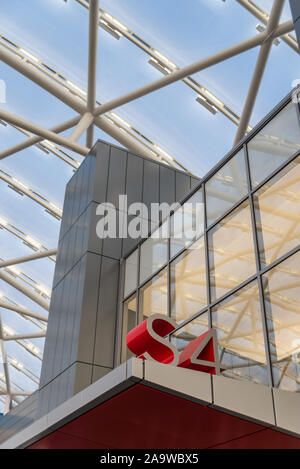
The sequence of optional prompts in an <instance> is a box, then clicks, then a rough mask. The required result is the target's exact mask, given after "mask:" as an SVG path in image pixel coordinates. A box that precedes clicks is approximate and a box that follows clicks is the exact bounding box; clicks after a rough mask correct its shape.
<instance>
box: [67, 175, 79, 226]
mask: <svg viewBox="0 0 300 469" xmlns="http://www.w3.org/2000/svg"><path fill="white" fill-rule="evenodd" d="M78 181H79V174H78V169H77V171H76V172H75V174H74V176H73V178H72V190H71V194H70V196H71V201H70V202H71V203H70V212H69V222H68V229H69V228H70V226H72V224H73V221H74V217H75V212H76V211H77V192H78Z"/></svg>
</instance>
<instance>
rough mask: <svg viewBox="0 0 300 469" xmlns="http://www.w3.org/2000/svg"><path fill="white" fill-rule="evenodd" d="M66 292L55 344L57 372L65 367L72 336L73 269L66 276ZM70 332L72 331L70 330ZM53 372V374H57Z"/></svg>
mask: <svg viewBox="0 0 300 469" xmlns="http://www.w3.org/2000/svg"><path fill="white" fill-rule="evenodd" d="M66 284H67V288H66V292H65V298H64V305H63V312H62V313H61V315H62V321H61V325H60V331H59V333H60V340H59V343H58V344H57V357H56V362H57V363H56V364H57V373H61V372H62V371H63V370H64V369H65V368H66V366H67V365H66V363H65V359H64V358H65V356H66V355H67V354H68V351H69V345H70V341H71V340H72V338H71V337H70V325H71V324H72V314H73V311H72V300H73V298H74V291H75V290H74V269H72V270H71V271H70V272H69V273H68V275H67V276H66ZM71 333H72V331H71ZM57 373H55V374H57Z"/></svg>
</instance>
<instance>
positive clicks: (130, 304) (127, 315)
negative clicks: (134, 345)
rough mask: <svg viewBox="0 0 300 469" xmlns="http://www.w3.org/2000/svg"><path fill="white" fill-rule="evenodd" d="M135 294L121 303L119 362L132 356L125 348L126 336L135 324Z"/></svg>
mask: <svg viewBox="0 0 300 469" xmlns="http://www.w3.org/2000/svg"><path fill="white" fill-rule="evenodd" d="M136 321H137V317H136V296H135V295H134V296H132V297H131V298H129V299H128V300H127V301H125V303H124V305H123V324H122V349H121V362H122V363H123V362H124V361H126V360H129V358H130V357H133V356H134V355H133V353H132V352H131V351H130V350H129V349H128V348H127V345H126V337H127V334H128V332H129V331H131V329H133V328H134V327H135V326H136Z"/></svg>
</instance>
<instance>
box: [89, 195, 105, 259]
mask: <svg viewBox="0 0 300 469" xmlns="http://www.w3.org/2000/svg"><path fill="white" fill-rule="evenodd" d="M97 206H98V204H97V203H96V202H92V203H91V204H90V205H89V207H88V212H87V219H86V226H85V230H86V233H85V235H87V236H88V244H87V246H86V250H88V251H90V252H94V253H95V254H101V252H102V244H103V240H102V239H101V238H98V236H97V233H96V226H97V222H98V221H99V220H100V217H99V216H98V215H96V209H97Z"/></svg>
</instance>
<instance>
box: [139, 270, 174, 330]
mask: <svg viewBox="0 0 300 469" xmlns="http://www.w3.org/2000/svg"><path fill="white" fill-rule="evenodd" d="M139 310H140V313H139V322H142V321H144V319H146V318H147V317H149V316H151V315H152V314H156V313H159V314H166V315H167V314H168V272H167V268H165V269H163V271H162V272H160V273H159V274H158V275H156V276H155V277H154V278H153V279H151V280H150V282H148V283H146V285H144V286H143V287H142V288H141V289H140V304H139Z"/></svg>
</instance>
